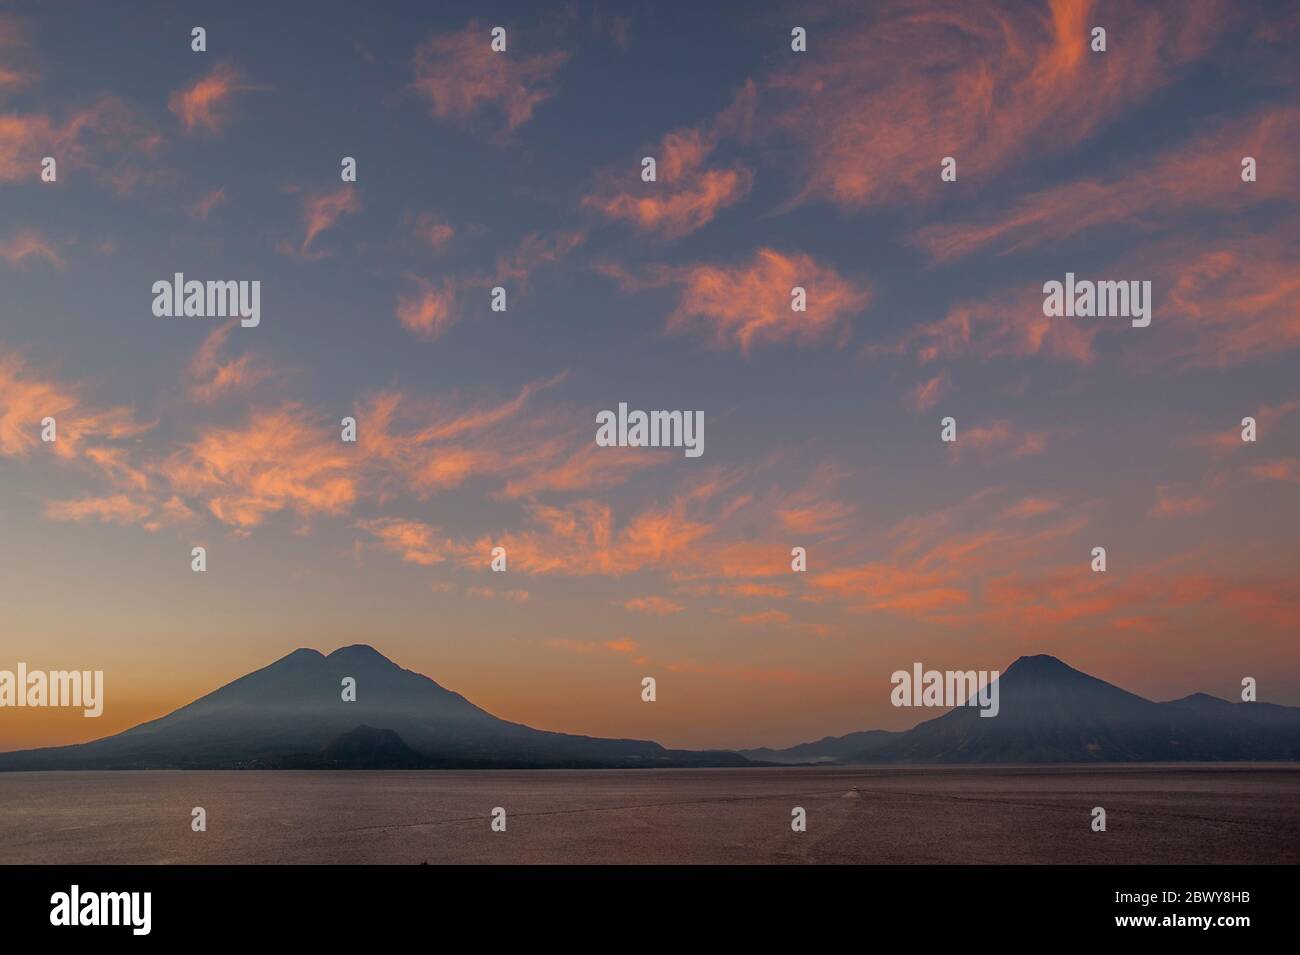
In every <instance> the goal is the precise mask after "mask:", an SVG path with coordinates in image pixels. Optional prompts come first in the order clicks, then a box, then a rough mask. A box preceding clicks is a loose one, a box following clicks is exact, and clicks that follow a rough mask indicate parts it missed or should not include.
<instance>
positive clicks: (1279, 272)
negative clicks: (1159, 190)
mask: <svg viewBox="0 0 1300 955" xmlns="http://www.w3.org/2000/svg"><path fill="white" fill-rule="evenodd" d="M1295 235H1296V233H1295V229H1294V226H1293V225H1286V226H1283V227H1282V228H1281V229H1279V230H1277V231H1274V232H1270V233H1265V234H1261V235H1255V236H1252V237H1250V238H1246V239H1240V240H1232V239H1224V240H1211V241H1209V242H1197V243H1187V242H1182V241H1179V242H1175V243H1172V244H1170V245H1168V246H1166V247H1162V248H1160V249H1157V250H1153V251H1152V252H1151V253H1150V258H1151V261H1152V262H1153V263H1154V264H1153V265H1152V268H1153V270H1155V271H1156V275H1157V280H1156V281H1157V282H1158V284H1156V285H1155V286H1154V287H1155V288H1156V289H1157V290H1159V291H1157V293H1156V294H1157V296H1159V297H1158V298H1157V299H1156V304H1155V308H1154V314H1155V315H1156V316H1158V317H1154V318H1153V319H1152V321H1153V322H1154V321H1161V322H1164V323H1167V324H1168V326H1169V329H1170V334H1169V335H1168V336H1167V341H1168V346H1167V347H1166V348H1165V349H1163V350H1162V351H1161V352H1160V353H1159V355H1158V359H1160V360H1164V361H1168V362H1173V363H1176V364H1179V365H1182V366H1184V367H1211V368H1223V367H1228V366H1231V365H1239V364H1242V363H1245V362H1250V361H1258V360H1264V359H1268V358H1272V357H1274V356H1276V355H1278V354H1280V353H1282V352H1286V351H1290V350H1292V349H1295V348H1297V347H1300V246H1298V245H1297V241H1296V237H1295ZM1161 292H1163V294H1161Z"/></svg>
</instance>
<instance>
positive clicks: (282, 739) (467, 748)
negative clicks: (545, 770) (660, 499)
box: [0, 645, 747, 770]
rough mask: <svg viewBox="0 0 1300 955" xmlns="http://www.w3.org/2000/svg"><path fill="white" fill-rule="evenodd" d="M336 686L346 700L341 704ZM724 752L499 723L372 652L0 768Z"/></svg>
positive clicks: (299, 666) (272, 671)
mask: <svg viewBox="0 0 1300 955" xmlns="http://www.w3.org/2000/svg"><path fill="white" fill-rule="evenodd" d="M344 677H352V678H353V679H355V680H356V701H355V702H344V701H343V699H342V681H343V678H344ZM746 764H747V761H746V760H745V759H744V758H742V757H740V756H738V755H736V754H735V753H729V752H719V753H701V752H692V751H689V750H669V749H665V748H664V747H662V746H660V745H659V744H658V743H652V742H648V741H645V740H633V739H599V738H596V737H590V736H573V735H569V734H566V733H549V732H545V731H542V730H536V729H533V728H531V727H529V726H524V725H522V724H520V723H511V722H508V721H506V720H502V719H499V718H497V717H495V716H493V715H492V714H491V713H488V712H487V711H486V710H482V709H480V708H479V707H477V706H475V705H474V704H473V703H470V702H469V701H468V700H466V699H465V698H464V697H463V696H461V695H460V694H459V693H453V692H452V691H451V690H448V689H445V688H444V687H442V686H439V685H438V684H437V683H435V682H434V681H433V680H431V679H429V678H428V677H426V676H423V675H421V674H419V673H414V672H412V671H410V670H404V669H402V668H401V667H399V666H398V665H397V664H395V663H393V662H392V661H391V660H389V659H388V658H387V657H385V656H384V655H383V654H381V653H379V651H377V650H375V649H374V648H373V647H369V646H364V645H355V646H350V647H343V648H341V649H339V650H335V651H334V652H333V653H331V654H329V655H328V656H325V655H323V654H321V653H320V652H319V651H317V650H309V649H299V650H295V651H294V652H293V653H290V654H289V655H288V656H286V657H283V658H281V659H279V660H277V661H276V662H275V663H272V664H271V665H270V666H267V667H264V668H262V669H260V670H257V671H254V672H253V673H250V674H248V675H247V676H244V677H240V678H239V679H238V680H235V681H234V682H232V683H229V684H227V685H226V686H223V687H221V688H220V689H218V690H215V691H213V692H212V693H209V694H208V695H207V696H204V697H202V698H200V699H198V700H195V701H194V702H193V703H190V704H189V705H187V706H183V707H181V708H180V709H178V710H176V711H174V712H172V713H170V714H168V715H167V716H164V717H162V718H160V719H156V720H153V721H151V722H148V723H142V724H141V725H139V726H136V727H134V728H132V729H129V730H127V731H126V732H124V733H119V734H117V735H115V736H109V737H106V738H104V739H100V740H95V741H94V742H90V743H82V744H78V745H73V746H59V747H50V748H45V749H33V750H25V751H19V752H12V753H3V754H0V770H40V769H159V768H176V769H216V768H295V769H299V768H302V769H307V768H402V769H404V768H453V767H642V766H651V767H670V766H739V765H746Z"/></svg>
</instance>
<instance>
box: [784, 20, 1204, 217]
mask: <svg viewBox="0 0 1300 955" xmlns="http://www.w3.org/2000/svg"><path fill="white" fill-rule="evenodd" d="M1225 13H1226V9H1225V6H1224V5H1223V4H1221V3H1217V2H1206V3H1198V4H1196V5H1195V7H1189V8H1187V9H1186V10H1184V11H1183V15H1182V16H1178V17H1170V16H1168V15H1167V13H1166V11H1163V10H1161V9H1159V8H1155V7H1142V6H1134V5H1132V4H1118V3H1101V4H1097V3H1093V2H1091V0H1050V2H1049V3H1047V4H1045V5H1042V6H1041V7H1025V6H1024V5H1023V4H1019V3H1014V2H1000V3H980V4H956V5H954V4H951V3H947V2H942V0H895V2H890V3H884V4H879V5H873V8H872V15H871V16H870V17H869V18H866V20H865V22H863V23H862V24H861V25H858V26H853V25H842V24H837V25H836V28H835V29H833V30H832V29H827V30H825V31H822V33H821V39H820V40H818V44H819V45H818V50H817V52H816V54H815V55H814V54H811V53H810V54H809V55H808V56H803V57H794V58H792V65H791V66H790V67H788V68H785V69H782V70H780V71H778V72H777V73H776V74H775V75H774V76H772V77H771V78H770V79H769V81H768V83H767V91H766V92H767V93H769V94H770V100H771V104H772V105H771V107H770V115H769V116H768V117H767V121H766V122H765V123H763V127H764V128H765V129H772V130H775V131H777V132H779V133H781V134H783V135H784V136H785V137H786V138H787V139H788V140H789V141H790V142H791V143H793V144H794V145H795V146H796V148H798V149H800V150H801V151H802V152H803V155H804V156H805V163H806V166H807V175H806V177H805V181H806V183H807V185H806V186H805V188H804V189H803V191H802V192H801V193H800V195H799V196H798V200H797V201H802V200H805V199H809V198H824V199H827V200H829V201H831V202H833V203H835V204H836V205H839V206H843V207H846V208H850V209H860V208H864V207H866V206H870V205H874V204H879V203H887V202H915V201H916V200H917V199H918V198H925V197H929V196H933V195H934V194H935V193H936V192H937V190H938V189H939V188H941V187H942V183H941V182H940V179H939V161H940V159H941V158H942V157H943V156H952V157H955V158H956V159H957V162H958V174H959V181H961V180H970V181H974V182H977V183H980V182H988V181H989V180H990V179H991V178H992V177H993V176H994V175H996V174H998V173H1000V172H1002V171H1004V170H1005V169H1007V168H1009V167H1011V166H1013V165H1014V164H1016V163H1020V162H1023V161H1025V157H1027V156H1031V155H1042V154H1043V153H1044V151H1047V152H1049V153H1055V152H1059V151H1061V150H1063V149H1065V148H1067V147H1070V146H1073V145H1075V144H1077V143H1079V142H1081V141H1083V140H1084V139H1085V138H1086V137H1088V136H1089V135H1090V134H1092V133H1093V132H1094V131H1096V130H1097V129H1098V128H1099V127H1101V126H1102V125H1103V124H1104V123H1106V122H1109V121H1111V120H1113V119H1114V118H1116V117H1117V116H1119V115H1122V114H1123V113H1124V111H1125V110H1128V109H1131V108H1133V107H1134V106H1135V105H1136V104H1138V103H1141V102H1142V101H1143V100H1144V99H1146V98H1147V97H1148V96H1149V95H1150V94H1151V93H1153V92H1155V91H1156V90H1159V89H1160V88H1162V87H1163V86H1165V85H1166V84H1168V83H1169V82H1170V81H1171V79H1173V78H1174V77H1175V76H1176V75H1178V73H1179V72H1180V71H1181V70H1182V69H1184V68H1185V67H1186V66H1187V65H1188V64H1190V63H1192V62H1194V61H1195V60H1197V59H1198V58H1199V57H1201V56H1202V55H1203V54H1204V53H1205V51H1206V50H1207V49H1208V48H1209V47H1210V45H1211V44H1212V43H1213V42H1215V41H1216V39H1217V38H1218V35H1219V34H1220V33H1221V31H1222V29H1223V26H1224V19H1225ZM1095 24H1104V25H1105V26H1106V27H1107V29H1108V30H1109V35H1110V38H1111V42H1112V43H1113V44H1115V46H1116V47H1119V46H1120V45H1121V44H1122V47H1123V48H1122V50H1120V51H1116V50H1112V51H1111V52H1109V53H1106V54H1093V53H1091V52H1090V51H1089V48H1088V42H1089V30H1090V28H1091V27H1092V26H1093V25H1095Z"/></svg>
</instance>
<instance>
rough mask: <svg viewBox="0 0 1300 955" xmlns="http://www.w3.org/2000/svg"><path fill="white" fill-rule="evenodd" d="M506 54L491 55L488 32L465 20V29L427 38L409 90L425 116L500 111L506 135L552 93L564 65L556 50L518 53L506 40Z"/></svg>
mask: <svg viewBox="0 0 1300 955" xmlns="http://www.w3.org/2000/svg"><path fill="white" fill-rule="evenodd" d="M508 39H509V40H510V44H511V45H509V46H508V48H507V51H506V52H502V53H496V52H493V50H492V49H491V46H490V43H491V35H490V33H489V31H488V28H487V27H485V26H482V25H481V24H480V23H479V22H478V21H477V20H471V21H470V22H469V23H468V24H466V26H465V28H464V29H462V30H459V31H456V32H452V33H439V34H435V35H433V36H431V37H430V38H429V39H428V40H426V41H425V42H424V43H423V44H421V45H420V46H419V48H418V49H416V51H415V58H414V61H413V62H412V73H413V76H414V79H413V83H412V85H413V86H414V88H415V90H416V91H417V92H418V93H420V94H421V95H422V96H423V97H424V98H425V99H426V100H427V102H428V108H429V115H430V116H432V117H434V118H435V119H440V120H455V121H465V120H469V119H471V118H472V117H474V116H476V115H478V114H479V113H480V112H482V111H483V110H485V109H495V110H498V111H500V112H501V113H502V114H503V115H504V117H505V128H506V130H507V131H509V130H513V129H515V128H516V127H518V126H520V125H522V124H524V123H526V122H528V120H530V119H531V118H532V116H533V111H534V110H535V109H536V108H537V107H538V105H540V104H541V103H543V102H544V101H546V100H547V99H549V98H550V97H551V96H552V95H553V94H554V92H555V90H554V84H555V76H556V74H557V73H558V72H559V70H560V67H561V66H563V65H564V62H565V61H566V60H567V59H568V54H567V53H565V52H564V51H562V50H555V51H552V52H549V53H521V52H519V48H518V47H517V46H515V45H513V44H516V43H518V42H519V34H517V33H516V34H514V36H513V37H510V36H509V34H508Z"/></svg>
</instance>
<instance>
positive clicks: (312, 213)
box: [280, 185, 361, 259]
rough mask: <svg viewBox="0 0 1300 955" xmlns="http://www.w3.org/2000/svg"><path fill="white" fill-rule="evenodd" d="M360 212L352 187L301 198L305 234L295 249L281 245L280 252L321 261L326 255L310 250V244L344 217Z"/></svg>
mask: <svg viewBox="0 0 1300 955" xmlns="http://www.w3.org/2000/svg"><path fill="white" fill-rule="evenodd" d="M360 210H361V199H360V197H359V196H358V194H357V190H356V187H354V186H347V185H344V186H340V187H339V188H337V189H335V190H333V191H332V192H324V193H317V194H314V195H309V196H306V197H304V198H303V201H302V218H303V224H304V225H305V226H306V234H305V235H304V236H303V240H302V244H301V245H300V246H298V248H297V249H292V247H291V246H288V245H287V244H284V243H282V244H281V246H280V251H282V252H290V251H291V250H292V254H294V255H296V256H298V257H299V258H302V259H322V258H324V257H325V256H326V254H327V253H324V252H320V251H317V250H316V249H314V248H312V243H313V242H315V241H316V238H317V237H318V236H319V235H320V234H321V233H322V232H324V231H325V230H326V229H329V228H331V227H332V226H333V225H334V224H335V223H336V222H338V221H339V219H341V218H342V217H343V216H345V215H354V214H356V213H357V212H359V211H360Z"/></svg>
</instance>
